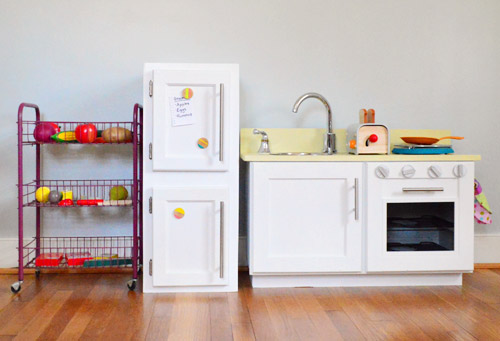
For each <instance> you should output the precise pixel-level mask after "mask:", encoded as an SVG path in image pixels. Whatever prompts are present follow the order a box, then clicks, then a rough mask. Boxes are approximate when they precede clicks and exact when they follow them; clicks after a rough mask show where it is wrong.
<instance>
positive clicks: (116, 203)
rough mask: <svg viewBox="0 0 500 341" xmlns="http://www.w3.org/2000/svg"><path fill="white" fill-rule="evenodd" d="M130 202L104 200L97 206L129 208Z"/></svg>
mask: <svg viewBox="0 0 500 341" xmlns="http://www.w3.org/2000/svg"><path fill="white" fill-rule="evenodd" d="M130 205H132V200H104V201H102V202H99V203H97V206H130Z"/></svg>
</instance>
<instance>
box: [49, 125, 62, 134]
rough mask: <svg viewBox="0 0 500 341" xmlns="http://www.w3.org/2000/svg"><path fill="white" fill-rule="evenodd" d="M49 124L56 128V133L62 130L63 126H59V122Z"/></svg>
mask: <svg viewBox="0 0 500 341" xmlns="http://www.w3.org/2000/svg"><path fill="white" fill-rule="evenodd" d="M49 124H50V125H51V126H53V127H54V129H55V130H56V134H57V133H60V132H61V127H59V126H58V125H57V123H54V122H49Z"/></svg>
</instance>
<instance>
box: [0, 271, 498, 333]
mask: <svg viewBox="0 0 500 341" xmlns="http://www.w3.org/2000/svg"><path fill="white" fill-rule="evenodd" d="M129 277H130V275H129V274H114V275H109V274H95V275H91V274H81V275H67V274H63V275H60V274H42V276H41V278H40V279H39V280H35V278H34V276H27V278H26V281H25V283H24V284H23V288H22V290H21V292H20V293H19V294H17V295H13V294H11V292H10V285H11V283H13V282H14V281H15V276H12V275H4V276H0V340H4V339H6V340H9V339H19V340H35V339H39V340H55V339H59V340H77V339H82V340H98V339H102V340H108V341H109V340H127V339H137V340H142V339H148V340H161V339H167V338H168V339H171V340H216V341H219V340H231V339H235V340H254V339H257V340H287V341H288V340H341V339H345V340H364V339H366V340H431V339H433V340H475V339H479V340H495V339H500V270H485V269H482V270H477V271H476V272H475V273H474V274H468V275H465V278H464V286H463V287H414V288H409V287H406V288H397V287H394V288H294V289H252V288H251V287H250V285H249V280H248V276H247V275H245V274H241V276H240V277H241V279H240V291H239V292H238V293H230V294H162V295H151V294H149V295H143V294H141V293H140V290H141V288H140V285H139V287H138V289H139V290H138V292H129V291H128V290H127V288H126V281H127V280H128V279H129Z"/></svg>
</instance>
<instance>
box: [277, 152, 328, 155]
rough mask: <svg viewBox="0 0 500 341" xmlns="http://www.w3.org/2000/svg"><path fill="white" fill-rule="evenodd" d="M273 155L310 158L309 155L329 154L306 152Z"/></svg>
mask: <svg viewBox="0 0 500 341" xmlns="http://www.w3.org/2000/svg"><path fill="white" fill-rule="evenodd" d="M271 155H288V156H309V155H327V154H325V153H306V152H288V153H271Z"/></svg>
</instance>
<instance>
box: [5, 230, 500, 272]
mask: <svg viewBox="0 0 500 341" xmlns="http://www.w3.org/2000/svg"><path fill="white" fill-rule="evenodd" d="M474 239H475V240H474V247H475V251H474V252H475V255H474V263H500V235H486V234H480V235H476V236H475V238H474ZM31 240H32V239H31V238H29V239H25V243H27V242H29V241H31ZM247 254H248V253H247V237H246V236H240V237H239V249H238V265H239V266H248V260H247ZM16 266H17V238H0V268H13V267H16Z"/></svg>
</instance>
